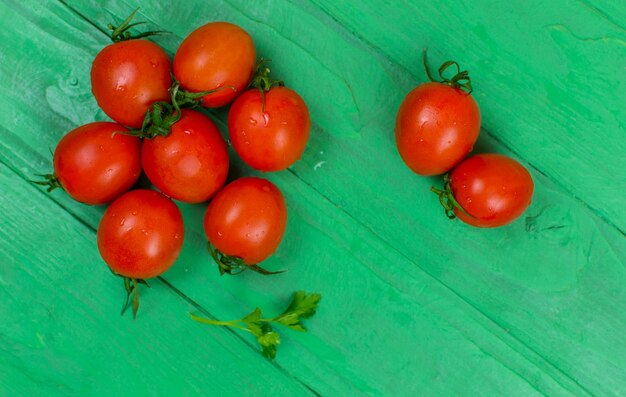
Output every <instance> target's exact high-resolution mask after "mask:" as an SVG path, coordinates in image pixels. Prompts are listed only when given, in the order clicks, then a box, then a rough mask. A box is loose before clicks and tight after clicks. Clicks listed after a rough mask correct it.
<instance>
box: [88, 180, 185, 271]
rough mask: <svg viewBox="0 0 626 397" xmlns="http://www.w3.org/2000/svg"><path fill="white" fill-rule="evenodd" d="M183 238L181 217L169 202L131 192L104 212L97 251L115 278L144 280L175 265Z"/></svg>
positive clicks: (152, 193) (151, 194)
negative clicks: (117, 276)
mask: <svg viewBox="0 0 626 397" xmlns="http://www.w3.org/2000/svg"><path fill="white" fill-rule="evenodd" d="M183 237H184V228H183V217H182V215H181V213H180V210H179V209H178V207H177V206H176V204H174V202H173V201H172V200H170V199H168V198H167V197H165V196H163V195H162V194H161V193H159V192H155V191H154V190H132V191H130V192H128V193H125V194H124V195H122V196H120V197H119V198H118V199H117V200H115V201H114V202H113V203H111V205H110V206H109V207H108V208H107V210H106V211H105V213H104V216H103V217H102V220H101V221H100V225H99V226H98V250H99V251H100V255H101V256H102V259H104V261H105V262H106V263H107V265H109V267H110V268H111V270H113V272H115V273H116V274H119V275H120V276H124V277H128V278H141V279H144V278H150V277H156V276H158V275H160V274H162V273H163V272H165V271H166V270H167V269H169V268H170V266H172V264H174V262H175V261H176V259H177V258H178V255H179V254H180V250H181V248H182V246H183Z"/></svg>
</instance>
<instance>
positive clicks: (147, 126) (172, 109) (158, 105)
mask: <svg viewBox="0 0 626 397" xmlns="http://www.w3.org/2000/svg"><path fill="white" fill-rule="evenodd" d="M172 81H173V83H172V86H171V87H170V88H169V91H170V102H165V101H161V102H155V103H153V104H152V106H150V109H148V111H147V112H146V115H145V116H144V119H143V123H142V125H141V128H140V129H138V130H130V131H128V132H125V134H127V135H132V136H137V137H139V138H146V139H153V138H155V137H157V136H167V135H169V133H170V130H171V128H172V126H173V125H174V124H176V122H177V121H178V120H180V110H181V109H193V108H197V107H199V106H201V105H202V97H203V96H205V95H208V94H212V93H214V92H218V91H221V90H223V89H227V88H230V89H232V90H235V87H233V86H230V85H227V86H223V87H220V88H216V89H214V90H208V91H201V92H189V91H185V90H183V89H182V88H181V87H180V83H179V82H178V81H177V80H176V79H175V78H174V77H172Z"/></svg>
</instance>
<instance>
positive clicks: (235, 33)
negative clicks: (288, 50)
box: [174, 22, 256, 108]
mask: <svg viewBox="0 0 626 397" xmlns="http://www.w3.org/2000/svg"><path fill="white" fill-rule="evenodd" d="M255 64H256V50H255V48H254V43H253V42H252V38H251V37H250V35H249V34H248V33H247V32H246V31H245V30H243V29H242V28H240V27H239V26H237V25H233V24H232V23H228V22H211V23H208V24H206V25H204V26H201V27H199V28H198V29H196V30H194V31H193V32H191V34H189V36H187V37H186V38H185V40H183V42H182V43H181V44H180V47H178V50H177V51H176V55H175V56H174V76H176V79H177V80H178V81H179V82H180V84H181V86H182V87H183V88H184V89H185V90H189V91H194V92H201V91H208V90H214V89H217V88H221V87H226V86H232V87H234V88H235V90H236V91H233V90H232V89H231V88H223V89H221V90H219V91H217V92H215V93H212V94H208V95H205V96H204V97H203V103H202V104H203V106H206V107H209V108H214V107H220V106H224V105H227V104H229V103H230V102H232V101H233V99H235V97H236V96H237V95H239V94H240V93H241V91H243V90H244V89H245V88H246V87H247V86H248V84H250V80H251V79H252V74H253V72H254V66H255Z"/></svg>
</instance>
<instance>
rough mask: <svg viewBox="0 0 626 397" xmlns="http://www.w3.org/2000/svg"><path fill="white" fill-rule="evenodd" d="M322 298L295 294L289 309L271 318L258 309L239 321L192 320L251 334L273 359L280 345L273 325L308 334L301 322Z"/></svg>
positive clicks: (264, 352) (304, 293)
mask: <svg viewBox="0 0 626 397" xmlns="http://www.w3.org/2000/svg"><path fill="white" fill-rule="evenodd" d="M321 298H322V296H321V295H320V294H308V293H306V292H304V291H298V292H295V293H294V294H293V299H292V300H291V303H290V304H289V307H287V309H285V311H284V312H282V313H281V314H279V315H278V316H276V317H271V318H263V317H262V316H263V314H262V312H261V309H260V308H258V307H257V308H256V309H254V310H253V311H252V312H250V313H249V314H248V315H247V316H245V317H243V318H242V319H239V320H232V321H218V320H211V319H209V318H205V317H199V316H196V315H194V314H192V315H191V318H192V319H193V320H195V321H198V322H201V323H204V324H211V325H218V326H222V327H232V328H237V329H241V330H244V331H247V332H250V333H251V334H252V335H254V336H255V337H256V339H257V341H258V342H259V345H261V349H262V352H263V355H264V356H265V357H267V358H270V359H273V358H274V357H276V348H277V346H278V345H279V344H280V336H279V335H278V333H277V332H275V331H274V329H273V328H272V323H274V324H281V325H283V326H285V327H287V328H291V329H293V330H295V331H300V332H306V328H305V327H304V325H303V324H302V322H301V320H302V319H306V318H311V317H313V315H314V314H315V311H316V310H317V305H318V303H319V301H320V299H321Z"/></svg>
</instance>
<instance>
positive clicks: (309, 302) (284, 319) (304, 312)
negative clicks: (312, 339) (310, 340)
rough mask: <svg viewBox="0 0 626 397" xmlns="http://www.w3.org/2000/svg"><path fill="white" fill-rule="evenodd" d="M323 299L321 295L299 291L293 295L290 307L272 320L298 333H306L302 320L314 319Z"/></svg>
mask: <svg viewBox="0 0 626 397" xmlns="http://www.w3.org/2000/svg"><path fill="white" fill-rule="evenodd" d="M321 298H322V296H321V295H320V294H307V293H306V292H304V291H298V292H296V293H294V294H293V299H292V301H291V304H290V305H289V307H288V308H287V309H286V310H285V311H284V312H283V313H282V314H280V315H278V316H277V317H274V318H273V319H272V320H273V321H275V322H278V323H281V324H282V325H284V326H286V327H289V328H291V329H293V330H296V331H306V328H304V326H303V325H302V323H301V322H300V319H303V318H310V317H312V316H313V315H314V314H315V311H316V310H317V305H318V303H319V301H320V299H321Z"/></svg>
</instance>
